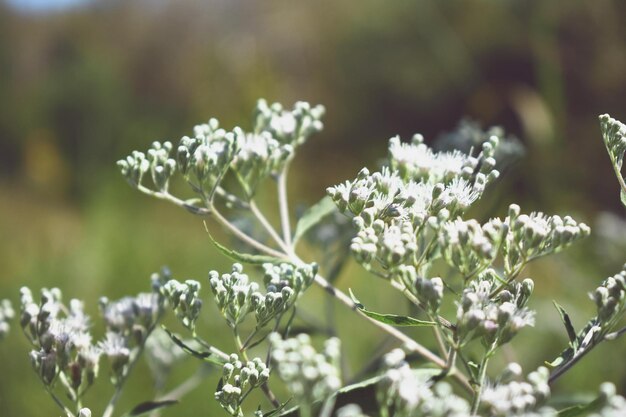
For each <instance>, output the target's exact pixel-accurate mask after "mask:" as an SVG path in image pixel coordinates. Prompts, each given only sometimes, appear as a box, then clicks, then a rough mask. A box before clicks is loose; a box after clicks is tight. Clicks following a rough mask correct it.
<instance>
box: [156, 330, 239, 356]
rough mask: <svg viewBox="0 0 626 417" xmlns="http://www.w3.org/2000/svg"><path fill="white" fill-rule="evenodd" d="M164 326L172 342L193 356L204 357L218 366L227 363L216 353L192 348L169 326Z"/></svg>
mask: <svg viewBox="0 0 626 417" xmlns="http://www.w3.org/2000/svg"><path fill="white" fill-rule="evenodd" d="M162 327H163V330H164V331H165V333H167V335H168V336H169V337H170V339H172V342H174V343H175V344H176V345H177V346H178V347H180V348H181V349H182V350H183V351H185V352H186V353H188V354H190V355H191V356H193V357H195V358H198V359H202V360H203V361H206V362H210V363H213V364H215V365H218V366H222V365H224V363H226V361H225V360H224V359H222V358H220V357H219V356H217V355H214V354H213V353H211V352H200V351H198V350H195V349H194V348H192V347H191V346H189V345H187V344H186V343H185V342H183V341H182V340H181V338H180V337H178V336H177V335H176V334H174V333H172V332H171V331H169V330H168V329H167V328H165V326H162Z"/></svg>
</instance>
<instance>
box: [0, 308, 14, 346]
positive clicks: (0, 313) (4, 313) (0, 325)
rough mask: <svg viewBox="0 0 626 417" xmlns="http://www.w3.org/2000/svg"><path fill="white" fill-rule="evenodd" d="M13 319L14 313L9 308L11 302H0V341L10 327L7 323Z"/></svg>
mask: <svg viewBox="0 0 626 417" xmlns="http://www.w3.org/2000/svg"><path fill="white" fill-rule="evenodd" d="M13 317H15V311H14V310H13V307H12V306H11V301H9V300H0V340H2V339H3V338H4V336H6V334H7V333H9V330H10V329H11V327H10V326H9V321H10V320H12V319H13Z"/></svg>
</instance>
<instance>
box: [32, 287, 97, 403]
mask: <svg viewBox="0 0 626 417" xmlns="http://www.w3.org/2000/svg"><path fill="white" fill-rule="evenodd" d="M20 302H21V308H20V310H21V316H20V324H21V326H22V328H23V330H24V333H25V334H26V336H27V337H28V339H29V340H30V342H31V343H32V345H33V348H34V349H33V350H32V351H31V352H30V358H31V363H32V365H33V368H34V369H35V372H37V374H38V375H39V377H40V379H41V381H42V382H43V383H44V385H47V386H49V385H52V384H53V383H54V381H55V380H56V378H57V376H58V375H59V374H63V375H64V380H66V381H68V385H67V386H66V388H67V389H68V390H71V391H68V395H70V396H71V397H75V396H76V393H77V392H78V390H79V389H80V390H83V391H84V390H85V389H87V388H88V387H89V386H91V385H92V384H93V381H94V379H95V378H96V376H97V374H98V365H99V361H100V350H99V349H98V348H97V347H95V346H94V345H92V343H91V339H92V338H91V334H89V331H88V329H89V317H88V316H87V315H85V313H84V311H83V303H82V302H81V301H79V300H76V299H73V300H70V303H69V305H68V306H65V305H64V304H63V302H62V294H61V291H60V290H59V289H58V288H53V289H50V290H48V289H45V288H44V289H42V290H41V301H40V302H39V303H36V302H35V301H34V299H33V295H32V293H31V291H30V289H28V288H26V287H23V288H22V289H21V290H20Z"/></svg>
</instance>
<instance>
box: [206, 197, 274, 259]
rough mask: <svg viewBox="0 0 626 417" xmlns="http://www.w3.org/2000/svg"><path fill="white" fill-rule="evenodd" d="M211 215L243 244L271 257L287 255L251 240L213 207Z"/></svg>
mask: <svg viewBox="0 0 626 417" xmlns="http://www.w3.org/2000/svg"><path fill="white" fill-rule="evenodd" d="M211 214H212V215H213V216H214V218H215V220H217V222H218V223H219V224H221V225H222V226H224V227H225V228H226V229H228V230H229V231H230V232H231V233H232V234H233V235H235V236H236V237H237V238H238V239H239V240H241V241H242V242H244V243H246V244H248V245H250V246H252V247H253V248H255V249H257V250H259V251H261V252H263V253H265V254H267V255H270V256H274V257H276V258H285V254H284V253H281V252H278V251H277V250H275V249H272V248H270V247H269V246H266V245H264V244H263V243H261V242H259V241H257V240H255V239H253V238H251V237H250V236H248V235H247V234H245V233H243V232H242V231H241V230H239V229H238V228H237V227H235V225H233V224H232V223H231V222H229V221H228V219H226V217H224V216H222V214H221V213H220V212H219V211H217V210H216V209H215V207H214V206H211Z"/></svg>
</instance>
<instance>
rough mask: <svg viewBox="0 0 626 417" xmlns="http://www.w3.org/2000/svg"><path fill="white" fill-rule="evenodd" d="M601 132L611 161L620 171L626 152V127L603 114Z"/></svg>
mask: <svg viewBox="0 0 626 417" xmlns="http://www.w3.org/2000/svg"><path fill="white" fill-rule="evenodd" d="M600 130H601V131H602V139H603V140H604V145H605V146H606V149H607V151H608V152H609V156H610V157H611V161H612V162H613V163H614V164H615V165H616V166H617V168H618V169H620V168H621V167H622V161H623V159H624V152H626V125H625V124H624V123H622V122H620V121H619V120H616V119H613V118H612V117H611V116H609V115H608V114H603V115H601V116H600Z"/></svg>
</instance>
